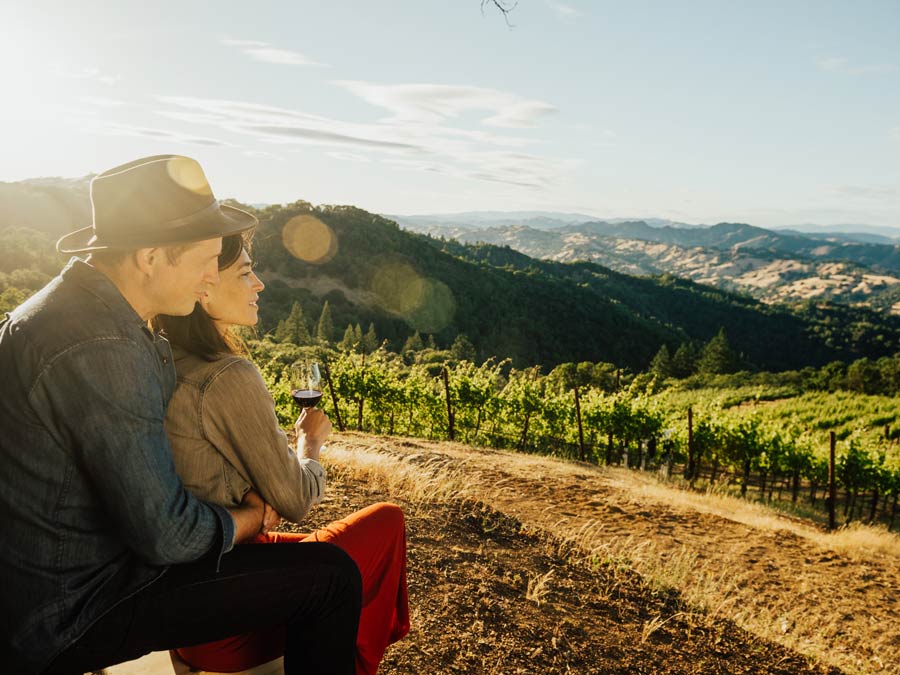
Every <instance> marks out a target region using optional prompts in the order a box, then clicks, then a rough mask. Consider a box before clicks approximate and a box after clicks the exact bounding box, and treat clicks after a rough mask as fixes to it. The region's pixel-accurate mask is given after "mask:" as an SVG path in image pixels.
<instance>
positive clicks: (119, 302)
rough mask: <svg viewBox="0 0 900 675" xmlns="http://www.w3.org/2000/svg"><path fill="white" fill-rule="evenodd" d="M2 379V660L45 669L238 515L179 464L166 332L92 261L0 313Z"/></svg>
mask: <svg viewBox="0 0 900 675" xmlns="http://www.w3.org/2000/svg"><path fill="white" fill-rule="evenodd" d="M0 383H2V384H0V386H2V394H0V584H2V589H0V590H2V592H0V663H2V664H3V666H2V667H3V670H4V671H5V672H15V673H38V672H40V671H41V670H43V669H44V668H46V667H47V665H49V664H50V662H52V660H53V659H54V658H55V657H56V656H57V655H58V654H59V653H60V652H61V651H62V650H64V649H65V648H66V647H68V646H69V645H71V644H72V643H73V642H75V641H76V640H77V639H78V638H79V637H80V636H81V635H82V634H83V633H84V632H85V631H86V630H87V629H88V628H89V627H90V625H91V624H92V623H93V622H94V621H96V620H97V619H98V618H99V617H100V616H101V615H102V614H103V613H104V612H105V611H107V610H109V609H110V608H111V607H112V606H113V605H114V604H116V603H117V602H118V601H120V600H123V599H125V598H127V597H129V596H130V595H132V594H134V593H135V592H137V591H138V590H140V589H141V588H143V587H145V586H146V585H148V584H149V583H151V582H152V581H154V580H155V579H157V578H158V577H159V576H160V575H161V574H163V572H164V571H165V569H166V566H168V565H172V564H177V563H185V562H190V561H193V560H197V559H199V558H201V557H203V556H205V555H209V556H212V557H217V556H221V555H222V553H224V552H226V551H228V550H230V548H231V545H232V540H233V538H234V521H233V520H232V518H231V516H230V514H229V513H228V512H227V511H226V510H225V509H223V508H222V507H221V506H216V505H213V504H208V503H205V502H202V501H199V500H198V499H196V498H195V497H193V496H192V495H191V494H190V493H189V492H188V491H187V490H185V488H184V486H183V485H182V483H181V481H180V479H179V478H178V475H177V473H176V471H175V466H174V463H173V461H172V454H171V451H170V448H169V443H168V440H167V438H166V434H165V431H164V428H163V420H164V419H165V414H166V407H167V405H168V402H169V398H170V397H171V395H172V392H173V390H174V388H175V370H174V365H173V363H172V352H171V349H170V348H169V344H168V343H167V342H166V341H165V340H164V339H162V338H160V337H156V336H154V335H153V334H152V333H151V332H150V330H149V329H147V327H146V324H145V323H144V322H143V321H141V319H140V317H139V316H138V315H137V313H136V312H135V311H134V309H133V308H132V307H131V305H130V304H128V302H127V301H126V300H125V298H124V297H123V296H122V294H121V293H120V292H119V290H118V289H117V288H116V286H115V285H114V284H113V283H112V282H111V281H110V280H109V279H108V278H107V277H106V276H105V275H103V274H101V273H100V272H99V271H97V270H96V269H94V268H93V267H91V266H90V265H88V264H86V263H85V262H83V261H81V260H78V259H73V260H72V261H70V262H69V264H68V265H67V266H66V268H65V269H64V270H63V271H62V273H61V274H60V275H59V276H58V277H57V278H56V279H54V280H53V281H51V282H50V283H49V284H48V285H47V286H46V287H44V288H43V289H42V290H41V291H39V292H38V293H37V294H36V295H34V296H33V297H32V298H30V299H29V300H28V301H27V302H25V303H24V304H23V305H21V306H20V307H18V308H17V309H15V310H14V311H13V312H12V313H11V314H10V315H8V317H7V318H6V320H5V321H4V322H3V323H0Z"/></svg>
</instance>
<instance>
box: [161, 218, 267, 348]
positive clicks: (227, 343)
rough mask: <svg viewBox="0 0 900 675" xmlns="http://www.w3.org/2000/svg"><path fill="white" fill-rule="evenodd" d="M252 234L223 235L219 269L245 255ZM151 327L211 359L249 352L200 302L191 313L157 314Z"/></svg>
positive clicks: (174, 343) (170, 341) (175, 344)
mask: <svg viewBox="0 0 900 675" xmlns="http://www.w3.org/2000/svg"><path fill="white" fill-rule="evenodd" d="M251 236H252V234H234V235H231V236H230V237H223V238H222V252H221V253H220V254H219V271H222V270H224V269H228V268H229V267H231V266H232V265H233V264H234V263H235V262H237V260H238V258H239V257H240V255H241V251H244V250H246V251H248V252H249V250H250V238H251ZM150 327H151V328H152V329H153V330H154V331H157V332H161V333H162V334H163V335H164V336H165V338H166V339H167V340H168V341H169V343H170V344H171V345H172V346H173V347H181V349H183V350H185V351H186V352H188V353H190V354H194V355H195V356H199V357H200V358H202V359H205V360H207V361H215V360H216V359H218V358H220V357H221V356H223V355H225V354H245V353H246V352H247V348H246V347H245V346H244V343H243V342H241V339H240V338H239V337H237V336H236V335H234V334H233V333H231V331H225V333H224V334H223V333H222V332H220V331H219V329H218V328H216V324H215V323H214V322H213V320H212V317H210V316H209V314H207V313H206V310H204V309H203V307H201V306H200V303H199V302H198V303H197V304H196V305H195V306H194V311H193V312H191V313H190V314H188V315H187V316H169V315H168V314H157V315H156V316H155V317H154V318H152V319H151V320H150Z"/></svg>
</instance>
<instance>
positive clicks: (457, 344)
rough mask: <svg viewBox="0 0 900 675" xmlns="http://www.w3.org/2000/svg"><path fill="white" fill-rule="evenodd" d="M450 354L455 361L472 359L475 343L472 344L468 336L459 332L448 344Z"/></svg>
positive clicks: (473, 358) (473, 357)
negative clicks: (451, 342)
mask: <svg viewBox="0 0 900 675" xmlns="http://www.w3.org/2000/svg"><path fill="white" fill-rule="evenodd" d="M450 356H451V357H453V358H454V359H455V360H457V361H474V360H475V345H473V344H472V342H471V341H470V340H469V338H467V337H466V336H465V335H464V334H462V333H460V334H459V335H457V336H456V339H455V340H454V341H453V344H452V345H451V346H450Z"/></svg>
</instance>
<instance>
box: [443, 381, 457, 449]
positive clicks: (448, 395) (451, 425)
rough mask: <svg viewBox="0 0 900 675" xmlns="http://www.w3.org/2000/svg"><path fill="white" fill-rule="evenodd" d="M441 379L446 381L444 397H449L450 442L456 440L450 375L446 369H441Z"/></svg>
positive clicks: (448, 422)
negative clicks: (451, 403) (454, 437)
mask: <svg viewBox="0 0 900 675" xmlns="http://www.w3.org/2000/svg"><path fill="white" fill-rule="evenodd" d="M441 379H443V380H444V395H445V396H446V397H447V430H448V432H449V437H450V440H451V441H452V440H454V439H453V436H454V433H453V406H451V405H450V373H449V372H447V369H446V368H441Z"/></svg>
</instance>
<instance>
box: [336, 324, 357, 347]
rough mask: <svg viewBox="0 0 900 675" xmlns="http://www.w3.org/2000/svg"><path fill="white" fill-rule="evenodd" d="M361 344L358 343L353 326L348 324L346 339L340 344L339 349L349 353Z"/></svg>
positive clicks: (342, 339) (345, 333) (345, 332)
mask: <svg viewBox="0 0 900 675" xmlns="http://www.w3.org/2000/svg"><path fill="white" fill-rule="evenodd" d="M357 344H359V343H358V342H357V341H356V333H355V332H354V331H353V324H350V323H348V324H347V329H346V330H345V331H344V337H343V338H341V341H340V342H339V343H338V347H339V348H340V349H342V350H344V351H345V352H349V351H351V350H352V349H354V348H355V347H356V345H357Z"/></svg>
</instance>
